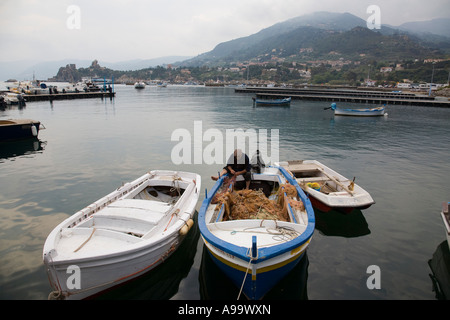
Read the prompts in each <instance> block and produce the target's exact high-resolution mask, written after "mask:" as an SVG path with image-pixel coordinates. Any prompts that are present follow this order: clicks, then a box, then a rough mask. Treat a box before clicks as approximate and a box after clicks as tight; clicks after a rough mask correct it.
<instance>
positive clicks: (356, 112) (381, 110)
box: [331, 103, 387, 117]
mask: <svg viewBox="0 0 450 320" xmlns="http://www.w3.org/2000/svg"><path fill="white" fill-rule="evenodd" d="M331 109H333V110H334V115H335V116H356V117H379V116H385V115H387V113H386V108H385V107H376V108H362V109H352V108H338V107H337V105H336V103H332V104H331Z"/></svg>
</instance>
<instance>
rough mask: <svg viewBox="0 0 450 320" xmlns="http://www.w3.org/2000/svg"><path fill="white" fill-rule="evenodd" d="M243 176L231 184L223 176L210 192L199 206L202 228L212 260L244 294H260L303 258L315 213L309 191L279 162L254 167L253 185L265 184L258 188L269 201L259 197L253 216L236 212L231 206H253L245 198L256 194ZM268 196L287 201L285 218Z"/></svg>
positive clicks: (254, 296)
mask: <svg viewBox="0 0 450 320" xmlns="http://www.w3.org/2000/svg"><path fill="white" fill-rule="evenodd" d="M240 178H241V176H240V177H238V179H237V181H236V183H235V184H231V185H230V186H227V182H226V179H227V177H226V176H223V177H221V178H220V179H219V180H218V181H217V182H216V184H215V185H214V186H213V188H212V190H211V191H210V192H209V193H207V196H206V198H205V200H204V201H203V204H202V207H201V209H200V211H199V218H198V220H199V229H200V233H201V235H202V238H203V240H204V244H205V247H206V249H207V250H208V253H209V254H210V256H211V258H212V260H213V261H214V262H215V263H216V264H217V266H218V267H219V268H220V269H221V270H222V271H223V272H224V273H225V274H226V275H227V276H228V278H229V279H231V281H232V282H233V283H234V284H235V285H236V287H237V288H240V293H239V296H240V295H241V293H243V294H244V295H245V296H246V297H247V298H248V299H252V300H258V299H261V298H262V297H264V295H265V294H266V293H267V292H268V291H269V290H270V289H271V288H272V287H273V286H274V285H275V284H277V283H278V282H279V281H280V280H281V279H282V278H283V277H284V276H285V275H286V274H287V273H288V272H289V271H290V270H292V268H294V266H295V265H296V264H297V263H298V262H299V261H300V260H301V258H302V257H303V255H304V253H305V252H306V248H307V246H308V244H309V243H310V241H311V237H312V235H313V232H314V227H315V217H314V211H313V209H312V206H311V203H310V201H309V199H308V198H307V197H306V195H305V194H304V192H303V191H302V190H301V189H300V187H299V186H298V184H297V183H296V181H295V180H294V179H293V178H292V177H291V176H290V175H289V174H288V173H287V172H286V170H285V169H283V168H279V167H268V168H264V169H263V171H262V172H261V173H252V181H251V184H250V189H254V190H263V191H258V192H257V193H256V195H257V197H258V198H259V200H261V201H263V202H259V200H258V201H257V202H256V206H253V208H254V209H256V210H255V211H253V213H252V214H251V215H250V216H247V217H246V218H242V217H236V216H234V217H233V215H234V213H233V214H231V215H230V212H234V210H238V211H239V210H240V209H239V208H242V207H239V206H245V207H247V209H248V202H245V201H247V200H245V201H244V200H243V198H246V197H247V196H249V195H254V193H251V192H250V191H249V190H240V189H241V187H240V186H239V184H242V185H243V187H245V183H244V181H241V180H243V179H240ZM288 190H289V191H288ZM253 192H256V191H253ZM236 197H237V198H236ZM220 199H222V200H220ZM232 199H241V200H242V201H241V200H239V201H240V202H239V203H237V202H234V201H233V200H232ZM247 199H248V198H247ZM253 199H256V197H255V198H253ZM267 201H273V202H276V203H280V202H281V209H280V210H278V211H276V212H277V214H278V213H279V214H282V215H283V219H280V216H279V215H278V216H277V215H273V214H269V213H268V212H269V211H267V210H266V206H265V204H266V203H267ZM278 201H280V202H278ZM263 203H264V205H263ZM278 208H279V207H278ZM244 211H245V210H244ZM247 212H249V211H247Z"/></svg>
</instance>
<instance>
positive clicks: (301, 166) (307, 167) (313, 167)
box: [287, 163, 321, 173]
mask: <svg viewBox="0 0 450 320" xmlns="http://www.w3.org/2000/svg"><path fill="white" fill-rule="evenodd" d="M287 169H288V170H289V171H291V172H292V173H298V172H315V171H320V169H321V167H320V166H318V165H317V164H315V163H289V165H288V166H287Z"/></svg>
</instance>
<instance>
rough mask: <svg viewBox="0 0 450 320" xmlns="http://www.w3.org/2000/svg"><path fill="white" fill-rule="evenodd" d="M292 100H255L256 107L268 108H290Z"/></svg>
mask: <svg viewBox="0 0 450 320" xmlns="http://www.w3.org/2000/svg"><path fill="white" fill-rule="evenodd" d="M291 100H292V99H291V98H284V99H273V100H270V99H254V101H255V104H256V106H266V107H271V106H273V107H277V106H279V107H283V106H290V105H291Z"/></svg>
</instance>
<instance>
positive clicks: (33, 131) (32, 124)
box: [0, 119, 41, 142]
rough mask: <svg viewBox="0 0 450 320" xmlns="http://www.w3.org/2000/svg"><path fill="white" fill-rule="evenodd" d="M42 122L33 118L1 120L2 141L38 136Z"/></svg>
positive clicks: (0, 139)
mask: <svg viewBox="0 0 450 320" xmlns="http://www.w3.org/2000/svg"><path fill="white" fill-rule="evenodd" d="M40 129H41V123H40V122H39V121H35V120H31V119H10V120H0V142H4V141H14V140H22V139H30V138H37V136H38V134H39V130H40Z"/></svg>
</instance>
